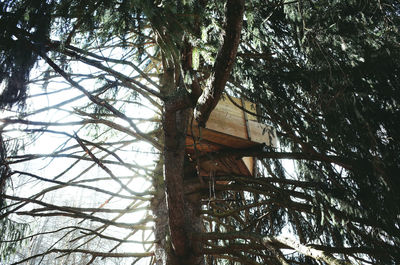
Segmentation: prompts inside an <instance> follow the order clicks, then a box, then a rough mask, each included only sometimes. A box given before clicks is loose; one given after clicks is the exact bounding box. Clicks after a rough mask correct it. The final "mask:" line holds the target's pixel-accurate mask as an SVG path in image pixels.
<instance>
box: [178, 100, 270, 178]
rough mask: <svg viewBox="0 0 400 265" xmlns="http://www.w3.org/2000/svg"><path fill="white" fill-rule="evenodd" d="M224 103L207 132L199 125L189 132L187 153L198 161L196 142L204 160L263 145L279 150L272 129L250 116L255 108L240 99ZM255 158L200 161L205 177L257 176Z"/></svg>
mask: <svg viewBox="0 0 400 265" xmlns="http://www.w3.org/2000/svg"><path fill="white" fill-rule="evenodd" d="M232 100H233V101H234V102H235V104H233V103H232V102H231V100H230V99H228V98H224V99H221V100H220V102H219V103H218V105H217V106H216V108H215V109H214V110H213V112H212V113H211V115H210V118H209V120H208V121H207V124H206V128H202V129H199V128H198V126H197V124H196V123H195V121H193V124H192V127H190V126H189V128H188V135H187V137H186V150H187V152H188V154H189V155H190V156H191V158H192V159H195V150H194V140H195V139H196V149H197V151H198V153H199V154H200V155H201V156H203V155H205V154H207V153H209V152H216V151H218V150H222V149H225V148H248V147H253V146H256V145H259V144H263V143H264V144H266V145H269V146H273V147H276V146H277V142H276V133H275V130H273V128H271V127H270V126H267V125H264V124H261V123H258V122H257V117H256V116H254V115H252V114H250V113H247V112H246V111H244V110H243V109H246V110H247V111H249V112H251V113H256V108H255V105H254V104H253V103H251V102H248V101H244V100H241V99H238V98H232ZM253 163H254V160H253V158H252V157H244V158H242V159H239V160H237V159H234V158H231V157H230V158H225V159H220V160H218V161H215V160H214V161H211V160H207V161H200V166H201V170H200V172H201V174H202V175H209V174H227V173H234V174H239V175H246V176H251V175H253V167H254V166H253Z"/></svg>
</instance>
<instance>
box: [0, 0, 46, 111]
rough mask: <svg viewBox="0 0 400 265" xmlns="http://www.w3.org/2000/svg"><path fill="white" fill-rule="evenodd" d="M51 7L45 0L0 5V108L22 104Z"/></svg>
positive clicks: (13, 0)
mask: <svg viewBox="0 0 400 265" xmlns="http://www.w3.org/2000/svg"><path fill="white" fill-rule="evenodd" d="M50 12H51V4H48V3H47V2H46V1H40V0H34V1H15V0H10V1H2V2H1V3H0V29H1V30H0V84H1V85H2V86H4V90H3V91H2V93H1V96H0V107H5V106H11V105H12V104H14V103H17V102H19V103H23V101H24V99H25V97H26V86H27V82H28V78H29V73H30V70H31V69H32V67H33V65H34V64H35V62H36V60H37V58H38V54H37V51H34V50H41V49H43V46H44V42H45V41H46V38H47V37H48V34H49V29H50Z"/></svg>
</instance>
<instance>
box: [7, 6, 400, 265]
mask: <svg viewBox="0 0 400 265" xmlns="http://www.w3.org/2000/svg"><path fill="white" fill-rule="evenodd" d="M224 7H225V5H224V2H222V1H150V0H148V1H140V0H122V1H114V0H112V1H111V0H98V1H77V0H65V1H22V0H21V1H17V0H9V1H3V2H1V3H0V12H1V13H0V82H1V84H2V86H3V88H4V90H3V92H2V94H1V98H0V107H2V108H5V107H8V108H11V106H12V105H13V104H15V103H20V104H21V103H22V104H23V102H24V100H29V99H30V98H31V97H30V96H29V93H28V94H27V90H26V89H27V84H28V83H29V82H31V83H33V84H34V83H35V82H33V81H30V79H29V73H30V72H31V70H32V68H33V67H34V65H35V63H36V62H41V63H42V64H43V63H45V64H46V66H45V67H48V69H47V70H46V71H43V73H42V75H41V76H40V78H41V79H40V78H39V81H36V82H37V83H38V84H40V85H43V87H45V88H46V89H47V87H51V85H53V86H54V84H55V83H56V82H58V81H57V80H58V79H57V78H58V77H60V76H61V77H63V81H65V82H67V84H68V86H70V87H72V88H73V89H75V90H78V91H80V92H81V93H82V95H84V96H85V98H86V102H85V103H84V104H81V105H78V104H77V105H74V104H75V103H74V104H72V103H70V102H65V104H63V105H62V106H64V105H65V106H69V104H70V105H71V108H70V109H68V111H69V112H68V113H70V114H71V115H72V116H73V117H75V118H76V119H77V120H79V122H76V124H75V123H74V124H73V125H71V126H76V125H77V124H79V126H81V125H82V127H79V129H76V130H75V127H74V132H73V133H72V132H71V133H69V132H60V131H56V130H55V129H54V128H55V127H54V126H55V125H54V124H58V123H60V121H52V120H50V121H49V122H48V123H47V124H44V123H43V124H41V123H37V124H39V125H41V126H42V127H41V128H40V129H38V128H36V127H34V126H36V125H37V124H35V123H32V122H29V120H27V121H25V120H23V119H22V118H26V117H29V116H30V115H34V114H36V113H37V112H40V111H45V110H32V111H31V110H27V111H26V112H23V113H22V114H21V115H22V116H21V117H22V118H21V119H19V120H18V119H14V118H15V117H12V118H9V119H2V120H1V121H2V123H3V125H1V127H0V128H1V130H2V131H0V133H1V132H3V129H4V128H6V127H7V126H8V127H11V128H13V129H12V130H19V131H20V133H21V134H24V133H31V134H32V135H33V136H34V137H39V134H42V133H43V134H46V133H50V134H60V135H61V134H62V135H64V137H66V138H67V139H68V140H66V143H65V146H63V147H60V149H57V150H56V151H54V152H53V153H52V154H51V156H53V158H52V159H62V158H63V156H62V155H64V152H67V153H66V154H65V155H66V156H67V157H68V158H74V159H77V160H78V161H80V160H81V159H83V158H84V159H83V160H85V161H90V162H92V163H93V164H94V165H97V166H99V167H100V168H102V169H103V170H104V171H105V172H106V173H107V174H108V175H109V176H110V178H111V179H112V180H114V181H116V182H117V183H119V184H121V181H118V178H117V177H115V176H116V175H117V172H114V171H112V170H109V169H108V168H107V167H111V166H110V165H111V164H113V165H116V164H119V165H121V166H124V167H128V164H129V167H130V166H131V165H133V164H136V161H130V160H129V158H126V160H129V161H126V160H124V159H121V156H123V153H124V152H125V149H124V148H125V147H124V146H123V145H122V146H121V147H117V148H115V149H112V150H113V151H110V150H111V148H110V146H112V145H113V144H114V143H115V142H113V141H116V142H117V140H115V139H117V138H118V139H119V140H118V141H120V142H118V143H124V141H125V140H122V139H125V137H127V138H129V139H130V141H132V142H136V141H143V142H145V143H147V144H150V145H152V146H153V149H151V150H152V151H155V152H159V153H160V154H161V156H160V163H163V158H162V154H163V152H164V153H165V152H166V151H168V150H167V149H168V148H167V149H163V148H162V147H163V145H164V144H165V143H164V142H163V139H164V137H165V135H166V136H169V135H168V133H169V131H168V128H170V127H168V126H170V124H167V123H165V120H166V118H165V117H166V116H167V115H166V114H171V113H166V112H168V111H169V110H171V109H172V110H173V111H174V113H173V115H177V116H176V118H175V120H174V121H175V123H177V124H179V122H181V120H180V118H179V117H186V116H184V115H183V116H179V115H181V112H184V110H182V109H185V110H189V111H192V108H194V107H195V106H196V101H197V98H198V96H197V98H195V99H193V98H194V96H193V95H194V94H195V93H196V88H197V87H196V86H199V87H201V88H202V89H204V90H206V89H209V88H210V84H211V83H212V78H213V75H214V74H215V72H216V69H214V68H213V66H215V65H217V64H215V61H216V60H217V56H218V51H220V49H221V46H222V42H223V38H222V37H221V36H222V35H223V33H224V27H225V26H226V23H227V19H226V17H225V16H226V15H225V9H224ZM399 29H400V4H399V3H398V1H394V0H381V1H344V0H335V1H331V0H320V1H307V0H299V1H284V0H281V1H272V0H268V1H246V6H245V14H244V20H243V28H242V31H241V40H240V43H239V48H238V53H237V55H236V59H235V60H236V62H235V66H234V68H233V70H232V72H231V77H230V79H229V80H228V83H227V86H226V89H225V92H226V94H229V95H236V96H238V97H242V98H245V99H247V100H250V101H252V102H255V103H256V105H257V107H258V109H257V110H250V111H251V112H257V114H258V117H259V119H260V122H262V123H265V124H267V125H270V126H272V127H274V128H275V129H276V131H277V134H278V137H279V142H280V147H279V148H270V147H265V148H263V149H262V150H261V149H257V150H256V151H257V152H255V153H252V154H254V156H255V157H258V158H259V161H258V174H257V175H256V176H254V177H253V178H248V177H244V176H234V175H228V176H226V175H224V176H222V175H217V176H211V174H210V178H209V179H206V181H209V182H210V183H212V182H213V181H215V180H216V181H217V182H215V183H214V184H213V185H211V184H210V185H209V186H208V187H205V186H204V185H203V186H202V185H200V184H198V183H197V184H193V182H194V180H193V179H184V180H183V181H184V185H186V186H185V187H181V188H182V189H183V190H184V192H187V193H189V194H191V195H192V194H195V193H196V194H197V193H199V194H201V195H202V197H201V198H199V199H198V201H197V204H198V206H199V212H200V214H201V218H202V221H201V222H202V225H203V226H202V227H203V230H202V232H199V231H198V230H196V229H197V228H196V227H194V225H193V227H192V228H190V229H193V231H191V230H190V229H189V228H186V227H185V228H182V229H187V230H185V231H186V232H188V231H189V232H190V233H189V232H188V234H190V236H191V237H190V239H193V242H197V243H199V246H197V245H194V246H191V247H192V248H193V249H190V250H193V251H194V252H195V251H197V252H196V255H199V256H202V255H204V260H203V261H202V262H203V263H204V264H225V263H223V262H226V264H233V262H235V261H237V262H240V263H242V264H342V263H343V264H351V263H356V262H359V263H362V264H397V263H399V262H400V248H399V246H400V218H399V217H400V195H399V194H400V178H399V176H398V174H399V173H398V172H400V156H399V153H400V144H399V142H400V139H399V137H400V129H399V128H400V127H399V126H398V125H397V123H398V122H399V121H400V90H399V87H400V84H399V82H400V81H399V80H400V33H399ZM39 58H40V60H39ZM77 62H79V64H80V65H86V66H87V67H90V69H91V74H83V73H80V72H79V70H77V69H76V63H77ZM41 69H45V68H44V67H42V68H41ZM127 69H129V70H127ZM129 71H130V72H129ZM86 79H87V80H95V81H96V82H97V83H96V85H94V86H93V87H92V88H87V86H85V80H86ZM210 80H211V81H210ZM73 89H71V91H72V90H73ZM46 93H48V92H47V90H46V91H45V94H46ZM55 93H58V92H55ZM48 95H51V94H50V93H49V94H48ZM182 95H183V97H181V96H182ZM82 97H83V96H82ZM181 98H183V99H182V101H184V103H181V101H179V100H180V99H181ZM174 100H175V101H174ZM71 102H72V101H71ZM143 102H146V103H143ZM160 102H161V103H160ZM171 102H178V103H177V106H178V107H176V109H174V108H169V109H168V107H169V106H170V105H168V104H171ZM51 104H55V103H51ZM160 104H161V105H160ZM137 105H142V107H143V106H144V107H148V108H150V109H152V110H154V112H155V113H156V114H157V115H159V116H158V119H155V120H154V119H153V120H152V121H151V122H154V121H156V123H157V125H154V123H153V125H152V126H153V128H155V129H154V130H150V131H148V132H143V131H141V130H140V129H139V128H138V124H140V122H143V120H144V119H143V118H142V117H136V118H132V117H131V116H132V115H134V113H132V112H131V110H132V106H135V107H136V106H137ZM179 106H184V107H182V109H179ZM48 109H49V110H52V109H53V110H59V109H60V106H58V105H54V106H49V107H48ZM65 109H67V108H66V107H65ZM30 111H31V112H30ZM160 112H163V113H162V114H161V115H160ZM175 112H176V113H175ZM174 117H175V116H174ZM68 121H69V120H68ZM121 121H123V122H124V123H123V124H125V123H126V124H127V127H124V126H125V125H121V124H122V123H121ZM61 122H62V121H61ZM146 122H147V121H146ZM60 124H61V123H60ZM71 124H72V123H71ZM18 126H20V127H18ZM23 126H27V127H23ZM52 126H53V127H52ZM58 126H60V125H58ZM162 126H164V127H163V128H162ZM178 127H179V126H178ZM33 128H35V129H33ZM92 128H95V130H96V131H95V133H94V132H93V131H92ZM81 129H82V131H85V132H86V136H87V137H86V138H88V139H87V140H82V139H80V138H79V137H78V135H81V133H80V132H79V131H80V130H81ZM163 129H164V132H166V133H165V134H164V136H161V135H162V130H163ZM12 130H11V129H10V131H12ZM10 131H5V132H4V133H5V135H7V133H9V132H10ZM174 133H176V137H175V138H179V137H184V134H183V136H182V135H180V134H179V133H181V132H174ZM106 135H108V136H106ZM120 135H124V136H121V137H120ZM5 137H7V141H12V137H11V136H5ZM108 137H109V138H110V139H113V140H109V138H108ZM119 137H120V138H119ZM70 140H72V141H73V142H74V143H75V145H72V144H71V145H70V144H69V143H68V141H70ZM67 143H68V144H67ZM130 144H132V143H131V142H130V143H127V145H129V146H130ZM86 146H88V147H86ZM132 146H134V144H133V145H132ZM64 147H65V149H63V148H64ZM132 148H133V147H132ZM70 150H72V151H71V152H70ZM92 150H95V151H92ZM147 151H149V150H147ZM250 151H251V152H253V151H254V150H236V152H237V153H238V154H239V156H246V155H245V154H246V152H250ZM240 152H242V153H240ZM77 154H78V155H77ZM240 154H242V155H240ZM2 155H3V154H2ZM101 155H104V157H107V156H109V155H111V156H112V157H113V159H115V160H109V159H107V158H101V159H100V158H99V157H101ZM213 155H215V154H213ZM217 155H221V154H217ZM4 157H5V156H4ZM27 157H28V158H27ZM123 157H125V156H123ZM2 158H3V156H2ZM24 159H26V160H24ZM30 159H34V155H32V156H28V155H26V154H25V153H23V150H21V151H20V152H19V153H18V154H17V155H13V156H10V158H9V160H7V162H6V160H5V159H2V164H1V165H0V170H3V169H4V168H6V167H8V166H9V163H10V164H13V163H15V164H18V163H23V162H24V161H27V160H30ZM288 160H291V161H292V160H294V165H295V166H294V171H293V172H292V171H288V169H287V167H286V165H287V163H286V162H287V161H288ZM110 161H111V162H110ZM177 161H178V158H177ZM51 162H52V161H50V162H49V164H50V166H51ZM73 167H74V165H72V164H71V168H73ZM159 167H160V165H157V168H156V170H155V171H154V175H155V176H154V178H153V179H152V181H153V185H154V187H153V188H154V190H153V189H152V190H151V192H149V193H143V194H142V193H140V192H133V191H132V190H130V189H129V188H127V187H124V186H123V185H122V184H121V189H122V190H124V191H125V192H128V193H130V194H131V195H132V194H133V195H135V196H137V197H136V198H139V197H141V196H142V197H141V198H142V199H143V198H144V199H143V201H149V200H150V199H149V195H151V196H152V202H151V203H152V204H151V207H152V210H153V213H154V215H155V216H156V217H158V218H159V219H158V221H157V219H156V220H155V226H156V231H155V239H156V241H157V244H159V247H161V248H163V250H164V251H165V252H166V253H167V254H166V255H167V256H168V255H169V256H168V257H169V261H170V262H171V264H179V262H175V261H174V258H175V257H174V254H172V255H171V254H170V253H171V251H172V253H173V251H176V250H174V249H173V248H172V247H171V245H170V243H168V240H169V238H170V235H169V234H168V233H173V231H170V232H168V231H166V229H167V226H166V223H165V222H164V219H163V218H164V217H163V218H161V214H160V213H162V214H166V212H167V210H166V209H169V210H170V209H171V208H173V207H174V205H168V206H167V205H164V204H165V197H164V196H165V186H164V183H163V179H162V178H161V177H160V176H159V175H157V174H161V173H160V172H159V171H160V169H159ZM138 168H139V167H138ZM150 171H151V170H149V169H143V168H140V172H145V173H146V174H148V175H151V173H149V172H150ZM193 172H194V171H193ZM193 172H192V173H193ZM68 173H69V170H65V171H63V172H60V174H59V175H58V176H57V178H55V179H53V180H50V182H51V181H55V180H57V179H58V178H59V177H61V179H62V178H63V177H65V176H66V175H68ZM35 174H36V173H35ZM141 174H142V173H141ZM182 174H183V173H182ZM193 174H194V173H193ZM82 175H83V173H82ZM2 176H3V174H2ZM182 177H183V176H182ZM196 179H197V178H196ZM57 181H58V180H57ZM197 181H199V180H197ZM219 181H222V182H219ZM65 183H66V182H65ZM65 183H62V182H59V183H58V182H54V183H53V184H57V185H66V184H65ZM220 183H228V184H224V185H222V184H220ZM203 184H204V183H203ZM79 185H80V184H79ZM177 185H180V184H177ZM196 185H197V186H196ZM206 186H207V185H206ZM204 190H207V192H204ZM153 191H154V192H153ZM6 193H7V192H5V191H2V195H3V194H6ZM121 194H122V193H121ZM121 194H119V195H121ZM167 194H168V190H167ZM205 194H206V195H205ZM8 198H9V200H10V201H12V200H13V199H12V198H11V197H10V196H9V197H8ZM32 198H34V199H35V200H36V199H38V198H39V196H32V197H30V199H32ZM139 200H140V199H139ZM185 200H187V199H185ZM141 203H142V202H141ZM163 203H164V204H163ZM186 203H187V201H186ZM163 205H164V207H166V208H165V209H161V208H162V207H163ZM185 205H186V204H185ZM46 207H50V206H49V205H47V206H46ZM146 207H150V206H149V205H147V206H146ZM157 207H161V208H157ZM167 207H168V208H167ZM185 207H188V206H187V205H186V206H185ZM191 207H193V206H191ZM196 207H197V206H194V208H190V209H191V210H192V211H188V210H187V209H186V208H185V211H186V212H185V218H186V219H187V220H186V219H185V222H186V224H187V223H190V224H195V223H196V222H197V221H196V220H195V217H193V216H192V215H195V214H194V213H193V212H196V210H193V209H196ZM50 208H51V207H50ZM71 209H72V208H65V209H58V208H57V211H60V212H62V213H64V212H63V211H65V213H68V214H69V215H68V216H69V217H71V216H73V217H74V218H78V217H79V218H83V219H85V220H94V222H95V221H99V219H95V217H98V216H97V215H96V216H95V217H93V216H94V215H82V213H84V211H83V210H82V209H80V210H81V211H82V213H81V212H79V211H80V210H79V209H75V208H74V209H72V210H71ZM164 210H165V211H164ZM14 211H15V213H18V209H17V208H15V209H14V210H13V209H12V208H9V207H1V208H0V213H1V214H3V215H2V216H4V217H8V216H9V215H11V214H13V213H14ZM77 212H79V213H77ZM188 212H189V213H188ZM23 213H25V214H26V212H23ZM51 213H52V214H53V213H55V210H54V209H53V212H51ZM57 213H58V212H57ZM30 214H31V215H32V216H35V215H34V214H37V212H34V211H33V212H31V213H30ZM28 215H29V213H28ZM60 216H62V214H60ZM77 216H78V217H77ZM82 216H83V217H82ZM188 216H189V217H188ZM90 218H93V219H90ZM99 218H100V217H99ZM107 218H108V219H107ZM107 218H105V219H104V220H111V219H110V218H111V217H109V216H107ZM146 218H147V217H146ZM165 218H167V217H165ZM190 218H193V219H190ZM161 219H162V220H163V221H161ZM4 220H6V221H4ZM10 220H11V219H7V218H6V219H2V220H0V221H1V222H2V224H3V229H4V227H8V228H7V229H11V230H14V231H16V232H15V233H17V234H18V233H19V232H17V231H20V230H19V229H18V228H14V227H13V226H12V225H11V224H10V223H8V222H11V221H10ZM104 220H103V221H100V222H103V223H104V222H106V221H104ZM188 220H189V221H188ZM169 221H170V222H171V220H169ZM113 222H114V221H113ZM146 222H147V219H146V220H144V221H143V223H146ZM163 222H164V223H163ZM166 222H167V223H168V218H167V221H166ZM112 224H113V225H116V226H117V225H120V226H122V224H120V223H118V224H117V223H116V222H115V223H112ZM82 227H84V226H83V225H82ZM82 227H81V228H82ZM84 228H85V229H88V228H87V227H84ZM82 229H83V228H82ZM163 229H164V230H163ZM85 231H86V230H85ZM287 234H289V235H290V236H291V238H286V235H287ZM19 236H20V234H18V235H17V237H19ZM0 239H1V240H3V238H2V237H0ZM108 239H109V238H108ZM101 240H103V239H101ZM101 240H100V239H99V242H101ZM78 241H79V240H78ZM189 241H191V240H189ZM165 242H167V243H165ZM197 243H196V244H197ZM121 244H122V243H121ZM193 244H194V243H193ZM287 248H289V249H291V250H293V252H291V253H287V252H286V251H285V249H287ZM76 249H79V247H78V248H76ZM76 249H75V250H76ZM79 250H81V249H79ZM113 250H114V249H113ZM1 251H2V255H8V254H9V253H8V252H7V250H4V249H1ZM62 251H63V250H59V249H57V248H53V249H50V250H49V251H48V252H46V253H45V254H43V255H49V254H51V253H53V252H60V253H64V252H62ZM105 252H106V251H105ZM105 252H104V253H105ZM111 252H112V251H111ZM161 252H162V251H161ZM161 252H159V250H158V249H156V251H155V252H154V253H155V254H154V255H155V258H154V259H155V260H157V262H160V261H159V260H160V259H163V258H165V257H164V256H163V254H160V253H161ZM77 253H81V254H82V253H85V252H79V251H77ZM93 253H94V254H93ZM104 253H102V254H99V253H98V252H95V251H94V252H93V251H92V252H91V255H92V259H93V261H91V262H95V260H96V258H98V257H107V255H106V254H104ZM113 253H114V252H113ZM115 253H117V252H115ZM89 254H90V253H89ZM134 254H135V253H134ZM175 254H176V253H175ZM146 255H149V256H151V255H153V254H152V253H150V252H146ZM132 257H136V256H135V255H133V254H132ZM160 257H161V258H160ZM113 258H114V257H113ZM137 258H138V259H140V257H137ZM185 258H188V257H185ZM97 260H99V259H97ZM167 260H168V259H167ZM164 261H165V260H164ZM173 262H175V263H173ZM218 262H219V263H218ZM229 262H230V263H229ZM89 264H90V263H89ZM99 264H100V261H99ZM157 264H161V263H157ZM199 264H200V263H199Z"/></svg>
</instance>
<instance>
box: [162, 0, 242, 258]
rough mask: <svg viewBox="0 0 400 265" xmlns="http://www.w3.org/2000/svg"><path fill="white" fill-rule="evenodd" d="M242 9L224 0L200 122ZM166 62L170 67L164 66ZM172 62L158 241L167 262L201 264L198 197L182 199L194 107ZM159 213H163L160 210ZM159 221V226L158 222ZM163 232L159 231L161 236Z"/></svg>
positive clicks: (237, 1)
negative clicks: (220, 38) (195, 236)
mask: <svg viewBox="0 0 400 265" xmlns="http://www.w3.org/2000/svg"><path fill="white" fill-rule="evenodd" d="M243 12H244V0H228V1H227V8H226V25H225V37H224V43H223V45H222V47H221V49H220V51H219V53H218V55H217V58H216V62H215V65H214V73H213V77H212V78H213V80H212V86H211V87H210V88H207V89H205V90H204V92H203V93H202V95H201V96H200V99H199V100H198V102H197V106H196V111H195V117H196V119H197V121H198V122H199V124H201V125H203V126H204V125H205V123H206V122H207V119H208V117H209V115H210V113H211V111H212V110H213V109H214V107H215V106H216V105H217V103H218V100H219V99H220V97H221V94H222V92H223V90H224V88H225V85H226V82H227V80H228V78H229V75H230V72H231V70H232V68H233V64H234V61H235V57H236V53H237V48H238V46H239V41H240V32H241V26H242V20H243ZM167 64H168V65H169V67H170V68H169V69H166V66H167ZM171 66H173V63H172V62H170V63H165V65H164V68H165V73H164V76H163V80H162V86H163V93H164V95H165V96H166V97H165V98H166V100H165V101H164V113H163V120H162V126H163V131H164V176H165V188H166V204H167V212H168V224H169V232H170V246H167V245H166V244H167V243H166V242H159V244H160V243H163V244H164V246H162V247H164V248H166V249H168V250H167V254H166V256H167V257H166V258H167V263H168V264H203V263H204V260H203V258H202V257H201V255H200V253H197V251H196V249H198V247H197V246H196V244H195V243H193V240H192V239H191V234H192V233H194V232H199V231H198V230H199V222H200V216H199V214H198V209H197V208H198V207H200V201H199V202H197V203H196V202H194V201H193V200H191V201H189V200H186V201H185V198H184V186H183V176H184V158H185V152H186V148H185V147H186V146H185V144H186V142H185V139H186V130H187V125H188V119H189V116H190V108H191V107H193V97H190V96H188V95H187V93H185V92H186V91H183V92H182V91H178V90H179V87H178V85H177V84H176V83H178V82H176V80H178V79H179V78H177V77H176V76H175V75H176V74H177V72H179V71H175V69H173V67H171ZM172 95H173V96H172ZM159 197H160V198H159V199H160V200H162V199H163V198H162V196H159ZM164 205H165V204H164ZM162 206H163V202H158V208H159V207H162ZM158 213H159V214H162V211H158ZM158 225H161V226H162V224H160V223H158ZM156 230H157V229H156ZM165 235H166V234H165V233H164V234H163V233H161V232H160V233H159V236H160V237H163V236H165ZM157 240H159V241H160V240H162V239H161V238H158V239H157Z"/></svg>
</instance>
